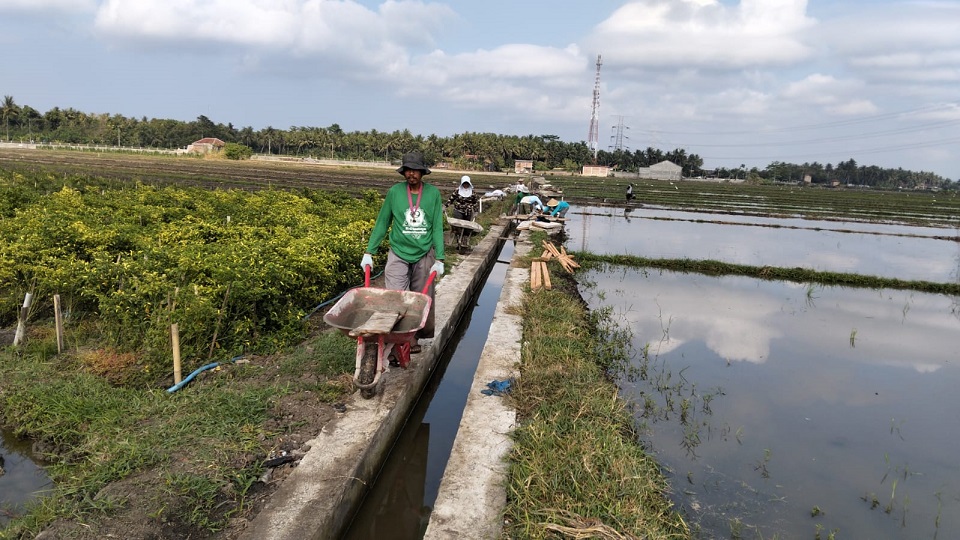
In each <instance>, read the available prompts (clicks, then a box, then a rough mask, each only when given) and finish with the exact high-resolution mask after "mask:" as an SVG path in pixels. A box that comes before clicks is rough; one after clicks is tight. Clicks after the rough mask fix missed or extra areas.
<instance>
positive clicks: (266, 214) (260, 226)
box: [0, 173, 378, 382]
mask: <svg viewBox="0 0 960 540" xmlns="http://www.w3.org/2000/svg"><path fill="white" fill-rule="evenodd" d="M0 174H3V173H0ZM49 180H50V179H49V178H46V177H43V176H42V175H39V174H38V175H37V178H30V177H25V176H23V175H19V174H17V175H14V174H7V175H3V176H0V211H3V212H5V213H6V215H7V216H8V217H6V218H5V219H3V220H2V221H0V308H2V311H0V324H10V323H11V322H12V321H13V320H15V317H16V313H17V311H18V310H17V306H18V302H20V301H22V297H23V294H24V293H25V292H27V291H32V292H33V293H34V299H35V301H34V304H35V306H36V311H35V313H34V315H33V316H34V317H38V318H50V317H52V305H53V301H52V298H53V295H55V294H59V295H60V297H61V300H62V302H63V304H64V305H65V306H68V309H69V310H70V313H69V314H68V315H69V316H76V317H80V316H92V317H93V320H95V321H96V324H97V331H98V333H99V334H100V335H101V338H100V339H101V342H102V345H103V346H107V347H112V348H116V349H118V350H120V351H137V352H139V353H140V354H141V355H142V356H141V359H140V362H141V364H140V366H139V369H140V370H141V375H142V376H143V380H144V381H146V382H156V380H157V378H158V377H164V374H168V373H169V371H170V366H169V360H168V358H169V356H170V325H171V324H173V323H177V324H178V325H179V328H180V339H181V344H180V347H181V353H182V357H183V359H184V364H183V368H184V370H192V369H195V368H196V367H199V366H200V365H203V364H205V363H207V362H209V361H210V359H211V358H221V359H222V358H225V357H230V356H234V355H236V354H240V353H242V352H245V351H270V350H275V349H276V348H278V347H281V346H283V345H284V344H286V343H289V342H290V341H291V340H293V339H298V338H299V337H301V336H302V331H303V324H302V321H301V319H302V317H303V316H304V314H305V313H306V310H308V309H309V308H310V307H312V306H314V305H316V304H317V303H319V302H321V301H323V300H326V299H328V298H331V297H333V296H334V295H336V294H337V293H338V292H340V291H342V290H344V289H346V288H348V287H350V286H353V285H355V284H356V283H358V282H359V280H360V279H361V278H360V272H359V269H358V268H357V267H356V265H355V264H354V263H355V261H357V260H359V259H360V256H361V254H362V252H363V250H364V248H365V245H366V240H367V237H368V236H369V231H370V230H371V228H372V226H373V221H374V219H375V216H376V212H377V210H378V201H377V200H376V199H375V198H374V197H364V198H363V199H362V200H358V199H356V198H352V197H350V196H348V195H346V194H342V193H332V194H328V193H324V192H311V193H309V194H307V196H304V195H299V194H292V193H288V192H281V191H259V192H254V193H249V192H244V191H206V190H201V189H192V188H175V187H165V188H156V187H150V186H144V185H133V186H130V185H126V186H124V187H123V188H122V189H120V188H115V187H110V186H100V187H99V189H91V188H90V186H84V185H82V182H70V181H67V180H66V179H63V178H59V179H58V180H59V183H60V187H58V188H55V186H54V185H53V184H52V183H51V182H50V181H49ZM33 186H38V187H39V186H42V188H43V190H38V189H37V188H35V187H33ZM52 189H55V190H52ZM44 190H51V192H49V193H45V191H44ZM74 320H75V319H74ZM69 322H70V319H68V323H69Z"/></svg>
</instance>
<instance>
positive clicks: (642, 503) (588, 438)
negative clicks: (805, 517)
mask: <svg viewBox="0 0 960 540" xmlns="http://www.w3.org/2000/svg"><path fill="white" fill-rule="evenodd" d="M564 290H567V291H569V290H570V289H569V288H567V287H557V288H555V289H554V290H551V291H540V292H538V293H536V294H532V293H530V294H528V295H527V301H526V303H525V307H524V310H525V313H524V318H523V319H524V331H523V336H524V347H523V351H522V354H521V360H522V365H521V377H520V379H519V381H518V384H517V385H516V388H515V389H514V391H513V394H512V395H513V399H514V400H515V401H516V406H517V410H518V416H519V419H520V427H518V429H517V430H516V432H515V435H514V437H515V445H514V448H513V450H512V453H511V466H510V473H509V475H510V477H509V486H508V506H507V510H506V514H505V523H506V525H505V533H506V534H507V535H508V536H509V537H511V538H554V537H557V536H561V537H569V538H634V537H636V538H651V539H654V538H688V537H689V535H690V532H689V529H688V527H687V525H686V523H685V522H684V521H683V519H682V517H681V516H680V515H679V514H678V513H677V512H676V511H675V510H674V509H673V507H672V505H671V503H670V502H669V500H668V499H667V498H666V497H665V493H666V492H667V490H668V485H667V483H666V481H665V480H664V478H663V475H662V473H661V471H660V468H659V466H658V465H657V463H656V462H655V461H654V459H653V458H652V457H651V456H649V455H647V454H646V453H645V452H644V450H643V448H642V447H641V446H640V444H639V442H638V437H637V434H636V433H635V431H634V428H633V419H632V416H631V415H630V414H629V412H628V411H627V410H626V404H625V403H624V402H623V401H622V400H621V399H619V397H618V392H617V387H616V385H615V384H614V383H613V382H612V380H611V376H610V375H611V374H612V373H613V372H616V371H618V370H620V369H623V367H624V366H625V365H626V353H625V351H626V350H627V344H628V342H629V336H626V335H624V334H623V333H621V332H622V331H618V330H616V329H615V328H614V327H613V326H611V325H609V324H608V321H609V313H602V312H599V313H593V314H589V313H587V312H586V311H585V309H584V306H583V304H582V302H581V301H580V299H579V297H576V296H575V295H572V294H569V293H567V292H563V291H564Z"/></svg>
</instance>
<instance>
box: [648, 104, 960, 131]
mask: <svg viewBox="0 0 960 540" xmlns="http://www.w3.org/2000/svg"><path fill="white" fill-rule="evenodd" d="M954 109H958V110H960V104H958V103H941V104H938V105H928V106H925V107H919V108H916V109H909V110H906V111H897V112H890V113H884V114H876V115H872V116H865V117H862V118H851V119H849V120H836V121H833V122H822V123H818V124H800V125H796V126H785V127H777V128H767V129H763V128H759V129H751V130H748V131H661V133H665V134H670V135H755V134H763V133H783V132H792V131H801V130H808V129H824V128H832V127H841V126H851V125H857V124H865V123H869V122H877V121H880V120H889V119H891V118H897V117H900V116H915V115H918V114H921V113H930V112H936V111H946V110H954Z"/></svg>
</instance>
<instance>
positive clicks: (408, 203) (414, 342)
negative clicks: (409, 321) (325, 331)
mask: <svg viewBox="0 0 960 540" xmlns="http://www.w3.org/2000/svg"><path fill="white" fill-rule="evenodd" d="M397 172H398V173H400V174H401V175H403V177H404V179H405V180H406V181H405V182H398V183H397V184H394V185H393V186H392V187H391V188H390V189H389V190H388V191H387V195H386V197H384V200H383V206H381V207H380V213H379V214H378V215H377V221H376V223H375V224H374V226H373V231H372V232H371V233H370V240H369V241H368V242H367V250H366V253H364V254H363V258H362V259H361V261H360V267H361V268H362V269H364V271H365V272H367V271H372V269H373V254H374V253H376V251H377V248H378V247H379V246H380V243H381V242H382V241H383V239H384V237H387V238H388V239H389V242H390V250H389V251H388V252H387V263H386V265H385V266H384V269H383V270H384V272H383V273H384V280H385V284H386V288H387V289H390V290H395V291H417V292H420V293H421V294H424V295H427V296H429V298H430V302H429V309H428V313H427V317H426V319H425V320H424V322H423V326H422V327H421V328H419V329H418V330H417V331H416V332H412V333H411V335H410V336H409V340H405V341H403V342H401V343H396V344H392V345H391V346H390V348H391V349H392V350H391V351H389V352H386V353H385V354H386V356H387V357H388V358H389V359H390V362H391V364H395V365H399V366H402V367H406V364H407V363H408V362H409V356H410V354H411V353H413V354H416V353H419V352H420V350H421V345H420V343H419V339H429V338H432V337H433V331H434V319H435V317H434V312H435V311H436V309H435V307H434V305H433V298H434V293H433V284H432V283H431V275H432V274H433V273H434V272H435V273H436V274H437V275H443V258H444V253H443V198H442V196H441V194H440V190H439V189H437V188H436V187H435V186H433V185H431V184H427V183H425V182H424V181H423V177H424V176H426V175H428V174H430V169H428V168H427V167H426V165H424V163H423V154H421V153H420V152H409V153H407V154H405V155H404V156H403V163H402V165H401V166H400V168H399V169H397ZM388 231H389V236H387V234H388Z"/></svg>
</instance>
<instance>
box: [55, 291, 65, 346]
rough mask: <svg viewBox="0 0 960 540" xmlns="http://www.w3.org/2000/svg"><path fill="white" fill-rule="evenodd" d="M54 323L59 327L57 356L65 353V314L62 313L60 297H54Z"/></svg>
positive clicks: (56, 295)
mask: <svg viewBox="0 0 960 540" xmlns="http://www.w3.org/2000/svg"><path fill="white" fill-rule="evenodd" d="M53 321H54V324H55V325H56V327H57V354H61V353H62V352H63V314H62V313H61V312H60V295H59V294H55V295H53Z"/></svg>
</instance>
